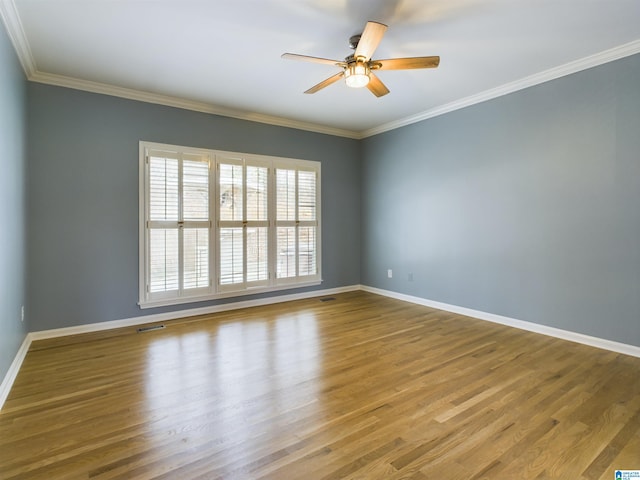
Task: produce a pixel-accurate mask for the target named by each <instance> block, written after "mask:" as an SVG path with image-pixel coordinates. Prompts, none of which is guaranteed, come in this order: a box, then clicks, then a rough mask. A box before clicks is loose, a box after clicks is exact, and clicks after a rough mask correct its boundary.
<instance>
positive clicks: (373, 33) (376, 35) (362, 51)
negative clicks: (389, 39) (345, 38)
mask: <svg viewBox="0 0 640 480" xmlns="http://www.w3.org/2000/svg"><path fill="white" fill-rule="evenodd" d="M386 31H387V26H386V25H384V24H382V23H378V22H367V25H366V27H364V32H362V35H361V36H360V40H359V41H358V46H357V47H356V51H355V53H354V54H353V56H354V57H355V58H359V57H364V58H365V61H369V60H370V59H371V56H372V55H373V52H375V51H376V48H378V45H379V44H380V41H381V40H382V37H383V35H384V32H386Z"/></svg>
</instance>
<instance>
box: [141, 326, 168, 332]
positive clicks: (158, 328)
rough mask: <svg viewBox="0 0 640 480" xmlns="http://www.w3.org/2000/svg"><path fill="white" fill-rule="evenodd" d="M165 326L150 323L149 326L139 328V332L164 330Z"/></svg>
mask: <svg viewBox="0 0 640 480" xmlns="http://www.w3.org/2000/svg"><path fill="white" fill-rule="evenodd" d="M163 328H164V325H150V326H148V327H141V328H139V329H138V333H144V332H152V331H153V330H162V329H163Z"/></svg>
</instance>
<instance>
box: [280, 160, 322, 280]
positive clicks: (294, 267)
mask: <svg viewBox="0 0 640 480" xmlns="http://www.w3.org/2000/svg"><path fill="white" fill-rule="evenodd" d="M275 172H276V173H275V176H276V180H275V182H276V239H277V240H276V242H277V247H276V251H277V253H276V255H277V260H276V278H277V279H278V280H279V281H280V283H286V282H287V280H289V281H292V280H293V281H300V280H301V277H309V278H312V277H316V276H318V272H319V269H318V260H319V243H318V236H317V231H318V210H319V209H318V193H319V192H318V188H317V186H318V182H319V172H318V171H316V170H305V169H293V168H276V171H275Z"/></svg>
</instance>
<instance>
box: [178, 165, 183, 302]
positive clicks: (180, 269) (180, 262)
mask: <svg viewBox="0 0 640 480" xmlns="http://www.w3.org/2000/svg"><path fill="white" fill-rule="evenodd" d="M183 175H184V161H183V156H182V154H179V155H178V296H182V295H183V294H184V211H183V209H184V199H183V196H184V177H183Z"/></svg>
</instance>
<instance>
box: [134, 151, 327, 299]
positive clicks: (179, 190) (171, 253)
mask: <svg viewBox="0 0 640 480" xmlns="http://www.w3.org/2000/svg"><path fill="white" fill-rule="evenodd" d="M140 192H141V194H140V209H141V211H140V219H141V222H140V300H139V303H140V306H141V307H154V306H160V305H171V304H176V303H185V302H194V301H200V300H207V299H212V298H220V297H226V296H233V295H246V294H252V293H259V292H267V291H273V290H279V289H283V288H293V287H298V286H304V285H317V284H319V283H320V279H321V277H320V242H319V239H320V164H319V163H318V162H309V161H303V160H291V159H281V158H274V157H264V156H257V155H241V154H236V153H229V152H219V151H213V150H201V149H193V148H184V147H175V146H170V145H160V144H152V143H148V142H141V143H140Z"/></svg>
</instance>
